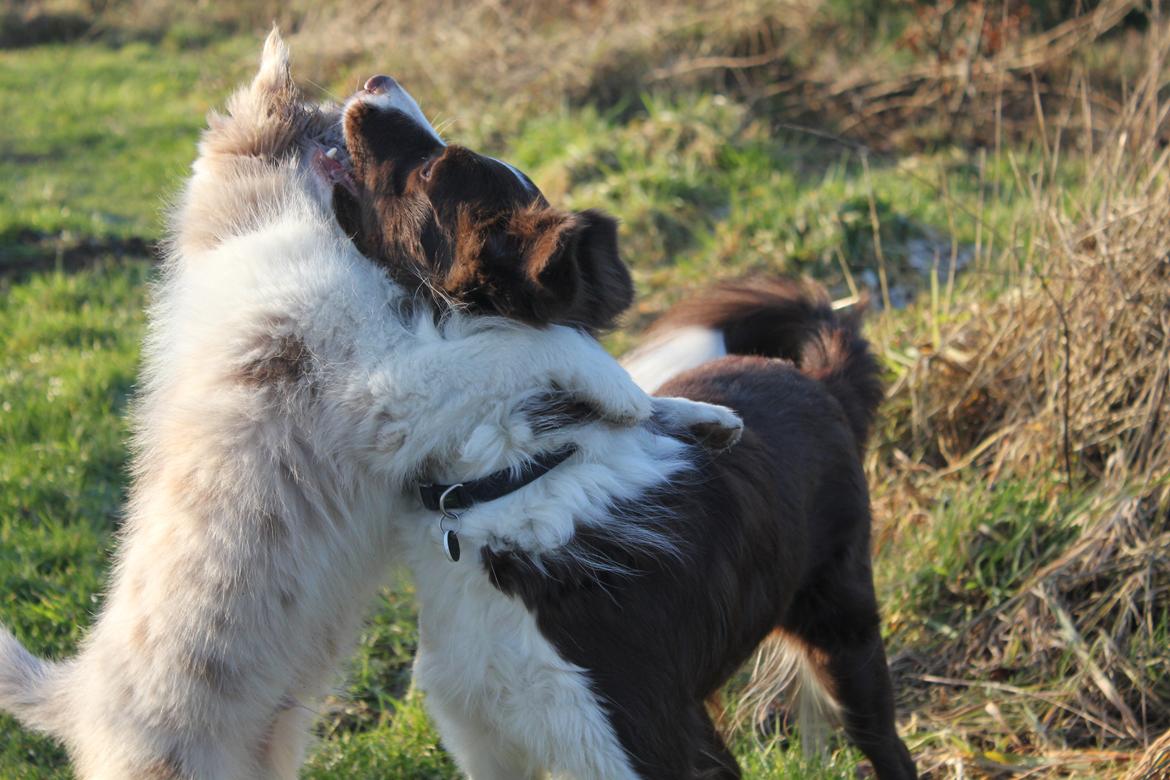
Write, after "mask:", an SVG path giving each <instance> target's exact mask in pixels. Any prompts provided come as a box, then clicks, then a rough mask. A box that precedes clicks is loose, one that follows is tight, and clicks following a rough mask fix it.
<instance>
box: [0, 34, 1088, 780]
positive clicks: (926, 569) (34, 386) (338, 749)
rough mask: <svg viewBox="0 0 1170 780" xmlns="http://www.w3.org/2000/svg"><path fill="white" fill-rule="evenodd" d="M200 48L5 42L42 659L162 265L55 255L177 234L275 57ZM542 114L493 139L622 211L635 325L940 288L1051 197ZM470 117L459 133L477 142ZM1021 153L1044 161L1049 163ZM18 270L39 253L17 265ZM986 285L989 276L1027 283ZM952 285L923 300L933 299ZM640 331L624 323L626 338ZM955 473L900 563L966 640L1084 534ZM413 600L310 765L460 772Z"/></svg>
mask: <svg viewBox="0 0 1170 780" xmlns="http://www.w3.org/2000/svg"><path fill="white" fill-rule="evenodd" d="M196 37H198V36H196ZM183 40H184V38H183V36H172V37H170V38H168V39H164V41H163V42H162V43H160V44H148V43H141V42H139V43H133V44H129V45H126V46H124V47H122V48H111V47H109V46H106V45H101V44H94V43H86V44H74V45H68V46H63V45H52V46H40V47H33V48H28V49H23V50H15V51H0V110H2V111H3V115H4V122H3V123H0V147H2V148H3V149H4V151H5V153H4V154H2V155H0V338H2V339H3V345H4V348H3V352H2V353H0V621H2V622H3V623H4V624H5V625H7V626H10V627H11V628H12V629H13V630H14V631H15V632H16V633H17V634H18V636H19V637H20V638H21V639H22V640H24V641H26V642H27V643H28V645H29V646H30V648H31V649H32V650H33V651H34V652H38V653H43V654H47V655H54V656H59V655H65V654H68V653H70V652H72V651H73V649H74V648H75V647H76V645H77V643H78V641H79V640H80V638H81V637H82V636H83V635H84V633H85V629H86V626H87V625H88V623H89V622H90V620H91V619H92V616H93V615H94V614H95V612H96V610H97V609H98V607H99V606H100V602H101V592H102V587H103V583H104V581H105V578H106V576H107V574H108V566H109V561H110V553H111V550H112V546H113V544H114V534H115V531H116V529H117V526H118V522H119V518H120V512H121V506H122V501H123V493H124V490H125V487H126V471H125V469H126V461H127V453H126V438H127V427H126V422H125V414H126V405H127V402H128V399H129V397H130V395H131V392H132V388H133V383H134V380H135V375H136V363H137V355H138V348H139V342H140V340H141V337H142V331H143V325H144V319H143V305H144V300H145V287H146V283H147V281H148V279H149V277H150V274H151V264H150V262H149V261H148V260H147V259H145V258H141V257H139V258H122V259H116V258H104V259H99V260H97V261H94V262H89V263H87V264H85V266H84V267H82V268H81V269H79V270H74V271H71V272H66V271H65V270H63V267H64V265H63V264H59V263H58V260H59V257H58V256H57V255H55V254H54V251H55V250H54V247H59V246H72V245H87V244H92V245H96V246H99V247H100V246H102V244H103V242H114V243H116V242H118V241H125V240H128V239H142V240H146V241H152V240H155V239H157V238H158V237H159V235H160V230H161V228H160V225H161V221H160V216H159V215H160V209H161V207H162V205H163V204H164V202H165V200H166V198H168V197H169V196H171V195H172V194H173V193H174V191H175V189H176V188H177V186H178V185H179V184H180V182H181V180H182V178H183V176H184V175H185V171H186V170H187V167H188V166H189V165H190V163H191V161H192V160H193V158H194V153H195V141H196V138H197V133H198V130H199V128H200V127H201V126H202V124H203V118H204V115H205V113H206V111H207V109H208V108H209V107H211V106H213V105H215V104H216V103H217V102H218V101H219V100H221V99H222V97H223V96H224V95H225V94H226V93H227V91H228V90H229V89H230V88H231V86H232V85H233V84H234V83H235V82H236V81H237V80H238V79H240V78H241V77H244V76H246V75H247V73H248V70H249V69H250V67H251V62H252V60H253V59H254V56H255V49H256V43H255V41H253V40H251V39H247V40H242V39H226V40H219V41H216V40H213V41H211V42H210V43H206V42H203V43H206V45H201V47H199V48H184V47H183V46H182V45H180V43H181V42H182V41H183ZM488 124H489V125H490V123H488ZM518 125H519V126H520V127H521V128H522V130H521V132H520V133H519V134H518V135H517V136H516V137H515V138H512V139H510V140H509V142H508V143H507V144H506V145H504V146H503V147H502V148H497V147H496V146H494V145H489V148H487V149H486V151H489V152H491V153H494V154H498V155H501V156H506V157H507V158H508V159H510V160H512V161H514V162H515V163H517V164H518V165H519V166H520V167H522V168H524V169H526V170H527V171H529V172H530V173H531V174H532V177H533V179H534V180H535V181H536V182H537V183H538V184H539V185H540V186H541V187H542V188H543V189H544V190H545V192H546V193H547V194H548V195H549V197H550V199H551V200H553V201H554V202H556V203H560V204H564V205H566V206H569V207H573V208H586V207H602V208H605V209H608V210H610V211H612V212H613V213H615V214H617V215H619V216H620V218H621V219H622V221H623V227H622V241H623V246H624V252H625V254H626V257H627V259H628V260H629V261H630V263H631V265H632V266H633V268H634V269H635V273H636V275H637V278H638V282H639V287H640V302H639V304H638V308H637V310H636V312H635V314H634V316H633V318H632V322H633V323H634V324H635V325H637V324H641V323H642V322H643V321H644V320H645V318H646V316H647V315H648V314H649V313H650V312H652V311H655V310H658V309H660V308H661V307H662V306H663V305H665V303H666V302H667V301H669V300H671V299H673V298H675V297H677V296H678V295H679V293H680V291H681V290H683V289H685V288H689V287H695V286H697V285H699V284H701V283H703V282H705V281H706V280H708V279H710V278H713V277H727V276H732V275H736V274H739V273H743V272H746V271H784V272H799V273H808V274H812V275H814V276H818V277H820V278H822V279H825V280H827V281H828V282H829V283H830V284H832V285H833V286H834V289H835V290H836V291H837V292H840V293H844V292H846V291H847V289H848V284H849V283H850V282H851V281H859V282H869V283H871V284H876V280H877V275H878V271H879V268H880V267H881V268H882V270H885V271H886V273H887V275H888V276H889V278H890V279H891V284H894V285H899V287H898V289H899V290H903V291H904V293H905V295H906V296H907V297H908V298H909V297H911V296H912V295H913V294H914V293H915V292H918V291H922V290H927V289H928V288H929V278H928V275H927V274H924V273H923V272H922V271H921V270H917V269H914V268H913V267H912V266H913V265H914V263H915V262H919V263H920V262H921V256H922V254H923V252H926V253H927V256H928V261H927V265H930V263H931V262H932V261H933V255H934V254H937V255H938V256H939V263H940V266H941V269H942V270H941V273H942V274H943V275H945V272H946V263H947V262H948V260H949V256H950V252H951V251H952V247H957V248H958V249H959V250H960V251H967V248H968V247H969V246H970V245H971V244H973V243H974V242H975V240H976V238H977V235H979V236H980V238H981V240H982V241H983V242H985V243H986V242H987V241H988V240H990V239H989V236H991V235H1002V236H1010V235H1012V231H1013V226H1014V225H1015V224H1016V221H1017V220H1018V219H1019V218H1020V214H1021V213H1022V211H1023V210H1025V209H1027V208H1029V207H1030V201H1029V197H1028V194H1027V193H1026V192H1024V191H1022V189H1021V187H1020V184H1019V183H1018V181H1017V179H1016V178H1015V177H1014V175H1013V174H1012V172H1011V165H1010V161H1009V159H1008V158H1007V157H1006V156H1004V157H1000V158H995V159H987V158H984V159H983V160H982V162H981V160H980V158H979V157H978V156H976V155H972V154H968V153H966V152H963V151H961V150H958V149H949V148H943V149H940V150H936V151H933V152H931V153H924V154H918V155H910V156H907V157H903V158H901V159H899V160H893V159H877V158H875V159H872V160H869V161H868V164H864V163H863V161H862V159H861V158H860V157H859V156H858V154H857V153H856V152H855V151H853V150H851V149H848V148H843V147H841V146H839V145H837V144H833V143H826V142H825V141H824V140H823V139H817V138H815V137H813V136H809V135H803V134H798V133H791V134H775V133H772V132H770V131H769V130H768V129H767V128H766V127H765V126H764V125H762V124H761V123H759V122H758V121H756V120H755V119H753V118H752V117H751V116H750V115H749V114H748V112H747V111H746V109H744V108H743V107H742V106H739V105H736V104H734V103H732V102H730V101H728V100H726V99H724V98H722V97H718V96H712V95H690V96H688V95H681V96H680V95H676V96H673V97H671V98H670V99H666V98H660V97H657V98H656V97H646V98H645V99H644V101H643V102H642V103H641V104H639V105H634V106H623V107H621V109H620V110H617V111H613V112H609V113H607V112H603V111H599V110H597V109H595V108H591V107H588V106H585V107H577V108H567V107H566V108H564V109H563V110H562V111H561V112H558V113H553V114H550V115H545V116H532V117H527V118H524V119H522V120H520V121H519V123H518ZM458 128H459V125H458V124H457V125H456V129H455V131H453V133H452V135H453V140H455V141H464V142H468V143H472V144H475V143H476V142H477V141H478V140H479V139H478V138H477V135H476V132H475V129H474V127H472V128H471V129H469V130H468V131H467V133H466V137H463V138H461V137H460V136H459V130H458ZM1015 154H1016V159H1017V162H1018V164H1019V165H1020V166H1021V167H1023V168H1029V167H1034V165H1035V163H1036V161H1037V160H1038V159H1039V156H1038V155H1037V154H1035V153H1034V152H1030V151H1029V150H1019V151H1017V152H1016V153H1015ZM1059 175H1060V176H1061V177H1062V178H1061V183H1062V184H1063V185H1065V186H1067V188H1068V189H1069V190H1070V191H1075V190H1076V189H1077V188H1080V187H1083V184H1084V183H1083V181H1082V175H1081V173H1080V171H1079V170H1078V167H1077V166H1076V165H1075V164H1070V165H1066V166H1064V167H1062V168H1061V169H1060V171H1059ZM944 180H945V182H946V187H945V188H944V187H943V182H944ZM976 214H979V215H981V217H982V221H983V224H984V228H983V231H984V232H982V233H980V232H979V230H978V229H977V227H976V220H975V219H974V215H976ZM872 215H876V217H877V220H878V223H879V225H878V231H877V232H878V237H879V239H880V245H881V247H882V252H881V254H880V255H879V253H878V252H877V251H876V246H877V242H875V236H874V228H873V223H872V219H871V216H872ZM45 239H49V241H48V242H46V240H45ZM58 265H61V266H62V267H61V268H58V267H56V266H58ZM7 266H19V267H20V268H21V270H20V272H19V273H17V274H9V275H8V276H3V275H2V274H3V273H4V271H5V269H6V267H7ZM964 279H965V281H964V280H961V281H960V285H965V286H966V287H967V288H968V289H974V290H979V289H980V288H985V289H984V290H983V291H982V292H980V293H979V294H990V293H991V292H993V291H994V290H996V289H999V288H1000V287H1002V285H1003V284H1006V282H1005V281H1004V280H1003V279H1002V278H1000V277H998V276H986V277H984V276H979V275H974V274H971V275H968V276H966V277H964ZM937 294H938V291H937V288H936V296H935V299H930V298H924V299H923V301H922V303H921V304H920V305H921V306H922V307H933V306H935V305H936V304H937ZM920 319H921V317H920V316H919V313H918V312H916V311H915V310H913V309H912V310H909V311H907V312H903V313H901V314H898V315H893V318H892V319H890V320H886V321H885V322H884V328H883V329H882V330H881V331H880V332H882V333H884V334H887V340H894V339H903V340H904V341H905V343H916V342H915V341H914V340H913V339H914V338H915V337H916V335H918V334H917V333H916V330H915V329H916V328H918V327H919V326H920V323H919V322H918V320H920ZM891 333H892V334H894V335H892V336H891V335H889V334H891ZM633 340H634V337H633V336H631V335H630V333H629V332H624V333H619V334H615V336H613V337H612V338H611V340H610V342H609V344H610V345H611V347H612V348H614V349H615V350H621V349H624V348H625V347H627V346H628V345H629V344H630V343H632V341H633ZM891 365H893V360H892V358H891ZM951 491H952V492H951V494H950V497H949V504H948V505H947V506H945V507H944V508H943V509H941V510H940V511H939V512H937V513H936V515H935V517H934V521H933V522H934V524H933V525H932V526H931V528H930V534H929V535H928V536H926V537H923V538H914V537H913V536H912V535H911V534H906V535H904V536H902V537H898V538H896V539H895V540H894V541H893V542H892V543H891V544H890V545H889V546H888V547H887V548H885V549H884V550H883V556H882V557H881V558H879V560H878V562H877V571H878V578H879V589H880V591H881V593H882V595H883V599H884V603H885V604H886V605H887V606H886V611H887V615H888V616H889V623H890V631H891V637H892V638H893V641H894V642H895V643H896V645H897V646H909V645H914V644H916V643H919V644H922V645H923V646H929V645H930V643H931V642H932V641H934V640H935V639H936V638H937V637H938V636H944V637H945V634H946V631H947V630H953V628H952V627H953V626H955V625H959V624H961V623H962V621H964V620H966V619H968V618H970V617H971V616H972V615H973V614H974V613H976V612H977V611H979V610H980V609H984V608H986V607H987V606H989V605H991V604H994V603H997V602H998V601H1000V600H1002V599H1004V598H1006V597H1007V596H1008V595H1009V594H1010V593H1011V592H1012V588H1013V587H1014V586H1015V585H1018V584H1019V582H1020V581H1021V578H1022V577H1023V576H1024V575H1025V574H1026V573H1027V572H1029V571H1032V570H1034V568H1035V567H1036V566H1037V565H1039V564H1040V563H1042V562H1043V561H1044V560H1046V557H1047V556H1050V555H1052V552H1053V550H1057V549H1059V548H1060V546H1061V545H1062V544H1063V543H1064V542H1065V541H1066V540H1067V539H1068V538H1069V529H1068V528H1066V527H1065V526H1064V525H1062V522H1061V520H1060V519H1059V518H1060V517H1061V514H1060V512H1058V511H1055V508H1054V505H1053V503H1052V501H1051V500H1050V498H1049V497H1048V496H1049V493H1050V492H1051V485H1045V484H1041V485H1025V484H1019V483H1010V482H1009V483H1006V484H1002V485H1000V486H999V487H997V489H996V490H995V491H993V492H987V491H985V490H984V489H983V487H982V482H981V479H980V476H979V475H973V476H972V477H970V478H969V479H968V480H967V481H966V482H963V481H960V482H959V483H958V485H957V486H956V487H954V488H953V489H951ZM411 596H412V594H411V590H410V586H409V584H408V583H402V584H399V585H398V586H397V587H395V588H392V589H388V590H386V591H385V592H384V593H383V594H382V598H381V599H380V600H379V603H378V604H377V605H376V608H375V609H374V611H373V613H372V615H371V617H370V621H369V623H368V626H367V628H366V630H365V632H364V634H363V636H362V639H361V641H360V642H359V646H358V650H357V653H356V655H355V657H354V659H353V662H352V664H351V668H350V671H349V674H348V677H347V680H348V682H347V684H346V686H345V688H344V690H343V691H342V692H341V694H340V695H339V696H338V697H337V698H336V700H335V701H333V702H331V706H330V707H329V709H328V711H327V712H326V714H325V716H324V717H323V719H322V721H321V723H320V724H319V726H318V732H319V737H320V741H319V743H318V746H317V747H316V749H315V752H314V753H313V755H312V756H311V758H310V760H309V763H308V766H307V767H306V770H305V775H304V776H306V777H309V778H318V779H320V780H324V779H325V778H384V777H402V778H448V777H454V776H455V771H454V767H453V765H452V763H451V761H450V760H449V758H448V757H447V756H446V755H445V754H444V753H443V751H442V750H441V748H440V747H439V745H438V739H437V736H436V734H435V732H434V729H433V726H431V724H430V723H429V721H428V720H427V718H426V716H425V712H424V709H423V706H422V702H421V698H420V696H419V695H418V694H417V693H415V692H412V691H411V689H410V683H409V681H410V664H411V659H412V657H413V654H414V649H415V646H416V644H417V630H416V628H415V620H414V618H415V613H414V606H413V600H412V597H411ZM914 739H917V740H918V743H919V744H921V743H925V742H928V741H934V742H941V741H945V739H946V737H945V736H938V735H933V736H932V735H916V736H915V737H914ZM912 741H913V740H912ZM838 744H839V743H838ZM735 750H736V752H737V755H738V756H739V758H740V760H741V761H742V763H743V765H744V768H745V772H746V776H747V777H750V778H768V779H776V780H779V779H780V778H812V779H813V780H817V779H818V778H819V779H821V780H845V778H853V777H855V776H856V775H855V772H856V769H855V767H856V764H857V762H858V755H857V754H856V753H855V752H854V751H852V750H851V749H848V748H845V747H840V746H838V747H837V748H836V749H835V750H834V751H833V752H832V753H831V754H830V755H828V756H825V757H823V758H821V759H818V758H815V757H813V758H805V757H803V756H801V755H800V751H799V750H784V749H783V748H782V746H781V744H780V741H778V740H772V739H756V738H755V737H754V736H753V735H745V736H742V737H741V738H740V739H739V740H738V741H737V742H736V744H735ZM68 776H69V772H68V769H67V767H66V763H65V759H64V756H63V754H62V752H61V750H60V749H59V748H58V747H56V746H55V745H54V744H52V743H51V742H49V741H47V740H44V739H41V738H39V737H37V736H35V735H32V734H29V733H27V732H25V731H22V730H21V729H19V728H18V727H17V726H16V725H15V724H14V722H13V721H11V720H9V719H6V718H3V717H0V777H5V778H7V777H15V778H58V777H60V778H64V777H68Z"/></svg>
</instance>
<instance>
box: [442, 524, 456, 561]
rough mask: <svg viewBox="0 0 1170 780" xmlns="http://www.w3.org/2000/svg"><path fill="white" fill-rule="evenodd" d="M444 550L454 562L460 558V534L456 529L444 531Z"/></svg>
mask: <svg viewBox="0 0 1170 780" xmlns="http://www.w3.org/2000/svg"><path fill="white" fill-rule="evenodd" d="M443 552H445V553H447V560H449V561H451V562H452V563H455V562H456V561H458V560H459V535H458V534H457V533H455V532H454V531H443Z"/></svg>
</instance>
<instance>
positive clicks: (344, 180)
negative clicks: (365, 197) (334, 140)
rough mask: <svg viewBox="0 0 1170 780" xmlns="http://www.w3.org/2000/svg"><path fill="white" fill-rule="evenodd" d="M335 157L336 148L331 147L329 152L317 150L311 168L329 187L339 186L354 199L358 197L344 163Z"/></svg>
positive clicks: (355, 187)
mask: <svg viewBox="0 0 1170 780" xmlns="http://www.w3.org/2000/svg"><path fill="white" fill-rule="evenodd" d="M336 155H337V147H333V148H332V149H330V150H329V151H325V150H324V149H322V148H318V149H317V150H316V151H315V152H314V153H313V168H315V169H316V171H317V173H318V174H319V175H320V176H321V178H323V179H325V181H327V182H329V183H330V184H331V185H338V184H340V185H341V186H342V187H345V189H346V191H348V192H349V194H350V195H353V196H354V197H355V198H356V197H357V196H358V191H357V185H355V184H354V182H353V177H352V176H350V175H349V170H348V169H347V168H346V167H345V165H344V163H342V162H341V161H340V160H338V159H337V157H336Z"/></svg>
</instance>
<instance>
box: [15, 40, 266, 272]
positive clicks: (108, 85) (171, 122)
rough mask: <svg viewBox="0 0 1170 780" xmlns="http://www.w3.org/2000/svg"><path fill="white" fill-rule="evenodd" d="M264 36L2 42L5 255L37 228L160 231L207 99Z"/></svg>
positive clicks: (131, 233) (103, 235)
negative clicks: (157, 42) (205, 41)
mask: <svg viewBox="0 0 1170 780" xmlns="http://www.w3.org/2000/svg"><path fill="white" fill-rule="evenodd" d="M254 46H255V44H254V42H252V41H251V40H248V41H247V42H246V43H245V42H243V41H239V40H229V41H226V42H222V43H219V44H217V45H215V46H214V47H212V48H209V49H205V50H200V51H180V50H175V51H171V50H167V49H164V48H159V47H156V46H150V45H147V44H143V43H135V44H130V45H127V46H125V47H123V48H120V49H111V48H108V47H106V46H100V45H68V46H66V45H57V46H44V47H36V48H31V49H22V50H13V51H0V115H2V116H3V117H4V121H3V123H0V147H2V148H3V149H4V154H2V155H0V265H2V264H3V262H4V259H5V258H10V257H12V256H16V257H21V256H23V255H27V253H28V251H36V250H28V247H27V245H28V244H30V243H32V242H33V241H34V240H35V239H36V238H38V237H49V238H58V239H61V240H63V241H64V242H65V243H67V244H70V243H77V242H83V241H93V242H99V243H100V242H103V241H110V240H116V239H126V238H129V237H141V238H146V239H153V238H156V237H157V236H158V235H159V230H160V225H161V220H160V218H159V215H160V212H161V211H162V209H163V207H164V205H165V199H166V197H167V196H168V195H169V194H170V193H172V192H174V191H175V189H176V188H177V186H178V184H179V183H180V182H181V181H182V178H183V176H184V175H185V173H186V171H187V170H188V168H189V166H190V164H191V161H192V146H193V142H194V140H195V138H196V136H197V133H198V131H199V128H200V127H202V126H203V122H204V116H205V115H206V113H207V110H208V109H209V108H210V107H211V106H212V105H213V104H214V103H215V102H216V101H218V100H220V99H222V97H223V95H224V94H225V93H226V91H227V90H228V89H229V88H230V86H231V85H232V84H234V82H235V81H236V80H238V79H239V78H240V76H241V75H242V74H243V73H245V72H246V71H245V70H243V69H241V66H242V64H243V62H242V57H241V55H242V54H243V52H245V51H248V52H250V50H251V49H252V48H254ZM225 62H226V63H230V65H229V66H228V67H225V66H224V64H225ZM22 245H24V246H22ZM22 249H24V250H25V251H24V252H23V253H22Z"/></svg>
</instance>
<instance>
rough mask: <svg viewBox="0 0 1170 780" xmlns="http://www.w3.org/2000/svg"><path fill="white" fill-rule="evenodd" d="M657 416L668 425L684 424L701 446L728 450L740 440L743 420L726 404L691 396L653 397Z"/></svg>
mask: <svg viewBox="0 0 1170 780" xmlns="http://www.w3.org/2000/svg"><path fill="white" fill-rule="evenodd" d="M653 402H654V418H655V419H657V420H658V421H659V422H661V423H663V424H664V425H667V426H668V427H682V428H686V429H687V430H688V431H690V433H691V435H692V436H694V437H695V440H696V441H697V442H698V443H699V445H701V446H702V447H704V448H706V449H709V450H725V449H728V448H729V447H734V446H735V445H736V444H738V443H739V439H740V437H741V436H742V435H743V420H742V419H740V417H739V415H738V414H736V413H735V412H733V411H731V410H730V409H728V408H727V407H726V406H718V405H716V404H707V403H703V402H702V401H692V400H690V399H688V398H669V397H668V398H654V399H653Z"/></svg>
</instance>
